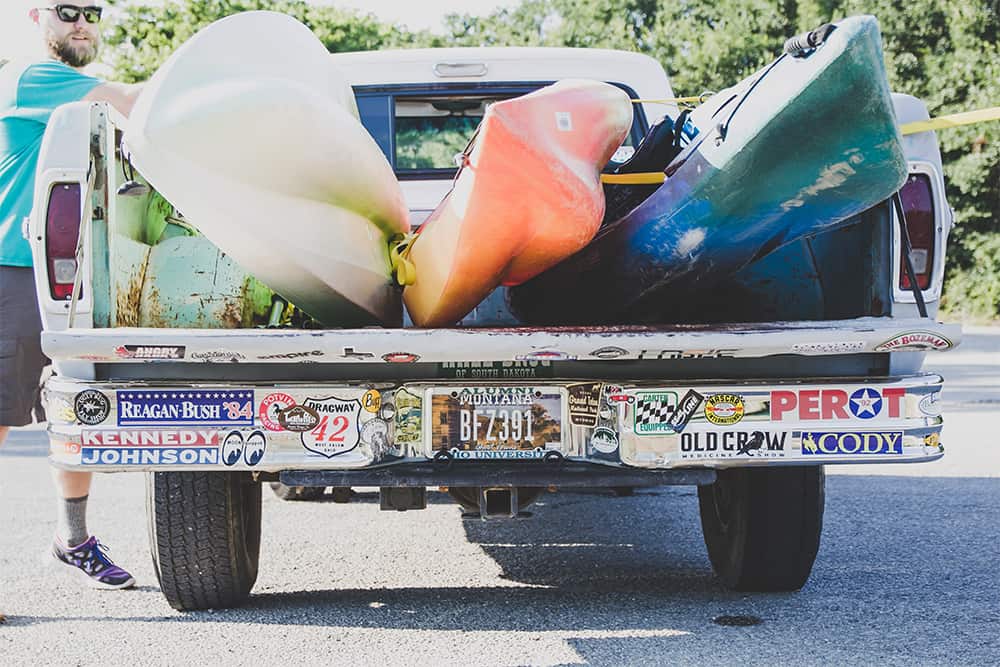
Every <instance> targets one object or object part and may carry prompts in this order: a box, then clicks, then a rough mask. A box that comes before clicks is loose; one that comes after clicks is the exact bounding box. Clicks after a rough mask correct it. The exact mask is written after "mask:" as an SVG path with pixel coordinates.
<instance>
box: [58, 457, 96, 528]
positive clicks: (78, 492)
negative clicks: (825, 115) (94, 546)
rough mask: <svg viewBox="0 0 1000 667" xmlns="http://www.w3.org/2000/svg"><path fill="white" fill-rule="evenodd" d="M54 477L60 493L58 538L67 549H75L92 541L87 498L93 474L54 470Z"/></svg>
mask: <svg viewBox="0 0 1000 667" xmlns="http://www.w3.org/2000/svg"><path fill="white" fill-rule="evenodd" d="M52 477H53V478H54V480H55V483H56V489H57V491H58V493H59V497H58V498H57V500H56V508H57V514H56V516H57V519H58V521H57V523H56V537H57V538H58V539H59V540H61V541H62V543H63V544H64V545H66V546H67V547H70V548H75V547H77V546H79V545H81V544H83V543H84V542H86V541H87V540H88V539H90V531H88V530H87V498H88V497H89V495H90V481H91V479H92V478H93V474H92V473H89V472H71V471H69V470H57V469H55V468H53V469H52Z"/></svg>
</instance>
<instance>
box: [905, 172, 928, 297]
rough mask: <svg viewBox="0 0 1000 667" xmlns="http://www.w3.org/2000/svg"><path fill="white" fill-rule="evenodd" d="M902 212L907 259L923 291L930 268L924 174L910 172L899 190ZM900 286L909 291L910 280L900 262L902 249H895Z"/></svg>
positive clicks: (926, 195) (926, 186)
mask: <svg viewBox="0 0 1000 667" xmlns="http://www.w3.org/2000/svg"><path fill="white" fill-rule="evenodd" d="M899 196H900V198H901V199H902V201H903V212H904V213H905V214H906V230H907V232H908V233H909V236H910V247H911V251H910V261H912V262H913V272H914V273H915V274H916V277H917V285H918V286H919V287H920V289H922V290H925V289H927V288H928V287H929V286H930V283H931V272H932V271H933V269H934V197H933V195H932V194H931V179H930V178H929V177H928V176H927V175H926V174H910V177H909V178H907V179H906V183H905V184H904V185H903V187H902V189H901V190H900V191H899ZM899 261H900V272H899V287H900V289H904V290H909V289H911V287H910V279H909V277H908V276H907V275H906V270H905V268H903V267H904V265H903V250H902V244H900V251H899Z"/></svg>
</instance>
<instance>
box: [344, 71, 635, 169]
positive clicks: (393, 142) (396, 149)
mask: <svg viewBox="0 0 1000 667" xmlns="http://www.w3.org/2000/svg"><path fill="white" fill-rule="evenodd" d="M544 85H546V83H544V82H540V83H535V82H532V83H525V84H479V85H475V86H471V87H470V86H469V84H460V85H459V86H450V85H441V84H437V85H433V86H427V87H424V88H423V89H419V88H416V87H414V86H409V85H408V86H382V87H358V88H355V93H356V95H357V99H358V110H359V111H360V113H361V122H362V124H364V126H365V127H366V128H367V129H368V131H369V133H371V135H372V137H373V138H374V139H375V141H376V142H377V143H378V145H379V147H380V148H381V149H382V152H383V153H385V156H386V158H388V160H389V162H390V163H391V164H392V167H393V169H394V170H395V172H396V175H397V176H398V177H399V178H401V179H438V178H439V179H450V178H453V177H454V175H455V169H456V166H457V165H456V163H455V159H456V156H457V155H459V154H461V153H462V151H464V150H465V148H466V146H468V144H469V141H470V140H471V139H472V136H473V135H474V134H475V131H476V128H477V127H478V126H479V123H480V121H482V119H483V114H484V113H485V111H486V107H487V106H488V105H490V104H492V103H494V102H498V101H500V100H505V99H510V98H512V97H517V96H519V95H524V94H526V93H529V92H531V91H532V90H536V89H538V88H540V87H542V86H544ZM616 85H617V84H616ZM621 87H622V88H623V89H625V91H626V92H627V93H629V95H630V96H632V97H635V94H634V93H633V92H632V91H631V90H629V89H627V88H625V87H624V86H621ZM635 111H636V117H635V121H634V122H633V126H632V132H631V133H630V135H629V136H628V138H626V140H625V143H624V145H623V147H622V149H620V150H619V152H618V153H617V154H616V155H615V158H614V160H615V161H617V162H623V161H624V160H625V159H627V158H628V156H629V155H631V153H632V150H631V149H632V147H634V146H635V145H636V144H638V142H639V141H640V140H641V139H642V137H643V136H644V134H645V132H646V128H647V123H646V119H645V118H644V117H643V115H642V110H641V108H640V107H636V109H635Z"/></svg>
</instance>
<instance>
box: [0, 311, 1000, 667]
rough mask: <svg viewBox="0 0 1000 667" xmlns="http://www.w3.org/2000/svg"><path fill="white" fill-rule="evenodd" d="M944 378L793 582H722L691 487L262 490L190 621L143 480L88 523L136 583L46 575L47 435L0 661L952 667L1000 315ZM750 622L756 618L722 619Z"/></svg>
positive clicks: (17, 494)
mask: <svg viewBox="0 0 1000 667" xmlns="http://www.w3.org/2000/svg"><path fill="white" fill-rule="evenodd" d="M927 367H928V368H929V369H932V370H938V371H940V372H942V373H943V374H945V376H946V378H947V380H948V385H947V387H948V390H947V391H946V393H945V396H944V408H945V417H946V420H947V425H946V427H945V431H944V437H943V439H942V441H943V442H944V444H945V446H946V450H947V455H946V456H945V458H944V459H943V460H942V461H939V462H936V463H932V464H920V465H909V466H905V465H884V466H874V467H864V466H850V467H848V466H843V467H839V468H828V473H829V475H828V478H827V505H826V516H825V526H824V533H823V543H822V546H821V549H820V553H819V556H818V558H817V560H816V565H815V567H814V570H813V574H812V578H811V579H810V581H809V583H808V584H807V585H806V587H805V588H804V589H803V590H802V591H800V592H798V593H794V594H780V595H777V594H772V595H742V594H733V593H728V592H726V591H725V590H723V589H722V588H721V587H720V585H719V584H718V583H717V582H716V580H715V579H714V577H713V575H712V571H711V568H710V566H709V563H708V559H707V556H706V555H705V548H704V545H703V543H702V540H701V533H700V529H699V527H698V526H699V524H698V510H697V497H696V494H695V491H694V489H693V488H667V489H656V490H650V491H644V492H639V493H637V494H636V495H635V496H633V497H629V498H613V497H611V496H610V495H605V494H598V493H591V494H584V493H557V494H549V495H547V496H545V498H544V500H543V502H542V503H540V504H538V505H536V506H535V507H534V518H532V519H528V520H523V521H516V522H497V523H490V524H482V523H480V522H478V521H471V522H470V521H463V520H462V519H461V518H460V515H459V510H458V508H457V506H455V505H453V504H451V503H450V502H448V501H447V499H446V498H444V497H441V496H440V494H433V496H432V500H431V504H430V506H429V508H428V509H427V510H426V511H423V512H408V513H388V512H385V513H380V512H379V511H378V504H377V497H376V495H375V494H374V493H362V494H361V495H360V498H359V500H358V502H356V503H354V504H350V505H338V504H334V503H331V502H319V503H287V502H282V501H279V500H277V499H276V498H274V497H273V496H271V495H270V494H269V493H268V494H266V495H265V502H264V522H265V523H264V544H263V547H262V563H261V573H260V577H259V578H258V581H257V586H256V588H255V594H254V596H253V598H252V600H251V602H250V604H249V605H247V606H246V607H243V608H241V609H237V610H229V611H215V612H199V613H179V612H175V611H173V610H172V609H171V608H170V607H169V606H168V605H167V603H166V602H165V601H164V599H163V598H162V596H161V595H160V592H159V589H158V588H157V584H156V578H155V575H154V573H153V569H152V565H151V563H150V558H149V555H148V551H147V545H146V539H147V538H146V527H145V508H144V480H143V478H142V476H140V475H135V474H129V475H115V476H105V477H99V478H98V480H97V482H96V484H95V489H94V491H93V493H92V502H91V529H92V530H93V531H94V532H95V533H97V534H98V535H99V536H100V537H101V539H102V540H104V541H105V542H107V543H108V544H109V545H111V547H112V550H113V551H112V556H113V557H114V558H115V559H116V560H117V561H118V562H120V563H121V564H123V565H124V566H126V567H128V568H129V569H131V570H132V572H133V573H134V574H135V575H136V577H137V579H138V582H139V585H138V586H137V588H136V589H135V590H132V591H121V592H103V591H92V590H89V589H86V588H80V587H78V586H77V584H76V582H75V580H71V579H67V578H66V577H65V574H64V573H62V572H61V571H60V570H59V569H58V568H57V569H52V568H51V567H44V566H43V565H42V562H43V561H42V559H41V558H40V557H39V554H41V553H43V552H44V551H45V549H46V547H47V545H48V542H49V540H50V539H51V535H52V532H53V530H54V523H55V522H54V512H53V500H52V497H53V496H52V490H51V484H50V481H49V473H48V470H47V466H46V463H45V459H44V455H43V449H44V445H43V438H44V434H43V433H42V432H41V431H39V430H38V429H37V428H36V429H23V430H19V431H17V432H15V433H14V434H12V437H11V439H10V440H9V441H8V445H7V446H6V447H5V448H4V450H3V451H0V507H2V511H0V611H3V612H4V613H6V614H7V615H8V617H9V618H8V621H7V623H6V624H4V625H0V664H3V665H20V664H31V665H34V664H66V665H91V664H100V665H107V664H144V665H147V664H148V665H159V664H170V665H177V664H207V663H211V662H223V663H225V664H251V663H253V664H261V663H265V662H273V663H277V664H312V663H319V662H321V661H323V662H327V663H329V662H337V663H341V664H344V663H347V664H373V663H375V664H382V665H393V664H406V665H413V664H428V663H433V664H441V665H445V664H462V665H476V664H488V665H494V664H498V665H519V664H533V665H554V664H601V665H619V664H651V665H662V664H699V665H701V664H725V665H729V664H738V663H753V664H827V665H828V664H836V665H846V664H899V665H914V664H947V665H974V664H975V665H978V664H997V663H998V662H1000V639H998V638H1000V436H998V430H1000V429H998V425H1000V424H998V422H1000V329H972V330H968V331H967V333H966V337H965V343H964V344H963V345H962V347H961V348H959V349H958V350H956V351H953V352H949V353H945V354H938V355H935V356H933V357H932V358H931V360H930V362H929V363H928V365H927ZM724 615H731V616H732V615H738V616H752V617H755V618H757V619H759V620H760V623H759V624H757V625H753V626H748V627H739V626H735V627H734V626H725V625H719V624H717V623H716V622H714V621H713V619H716V618H718V617H720V616H724Z"/></svg>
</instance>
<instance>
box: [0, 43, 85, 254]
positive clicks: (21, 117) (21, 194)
mask: <svg viewBox="0 0 1000 667" xmlns="http://www.w3.org/2000/svg"><path fill="white" fill-rule="evenodd" d="M100 83H101V80H100V79H95V78H94V77H92V76H87V75H86V74H81V73H80V72H77V71H76V70H75V69H73V68H72V67H70V66H68V65H65V64H63V63H61V62H58V61H55V60H49V61H45V62H40V63H27V62H23V63H17V62H10V63H7V64H6V65H4V66H3V67H0V265H3V266H31V247H30V246H29V245H28V241H27V240H26V239H25V238H24V237H23V236H22V235H21V224H22V222H23V221H24V218H25V217H27V216H28V214H29V213H31V202H32V198H33V196H34V190H35V168H36V167H37V165H38V152H39V150H40V149H41V146H42V135H44V134H45V126H46V125H47V124H48V122H49V116H51V115H52V112H53V111H54V110H55V108H56V107H58V106H60V105H63V104H66V103H68V102H76V101H78V100H81V99H83V98H84V97H85V96H86V95H87V93H89V92H90V91H91V90H93V89H94V86H97V85H98V84H100Z"/></svg>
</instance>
